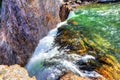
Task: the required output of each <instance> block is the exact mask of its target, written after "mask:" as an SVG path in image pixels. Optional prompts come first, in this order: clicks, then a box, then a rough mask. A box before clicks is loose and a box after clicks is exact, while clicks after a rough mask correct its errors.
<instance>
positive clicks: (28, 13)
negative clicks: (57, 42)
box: [0, 0, 61, 66]
mask: <svg viewBox="0 0 120 80" xmlns="http://www.w3.org/2000/svg"><path fill="white" fill-rule="evenodd" d="M60 6H61V2H60V0H3V2H2V11H1V12H2V14H1V25H2V26H1V27H2V28H1V29H0V35H1V36H0V41H1V42H0V64H8V65H11V64H20V65H22V66H24V65H25V64H26V62H27V60H28V58H29V57H30V56H31V54H32V52H33V51H34V49H35V47H36V46H37V43H38V41H39V39H41V38H42V37H44V36H45V35H46V34H47V33H48V31H49V30H50V29H52V28H54V27H55V26H56V24H57V23H59V22H60V18H59V10H60Z"/></svg>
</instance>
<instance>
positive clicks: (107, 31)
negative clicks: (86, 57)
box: [67, 3, 120, 61]
mask: <svg viewBox="0 0 120 80" xmlns="http://www.w3.org/2000/svg"><path fill="white" fill-rule="evenodd" d="M79 8H80V9H79V10H77V11H74V14H73V17H72V16H71V18H69V19H68V20H67V22H68V24H69V27H71V28H72V29H73V30H76V31H78V32H79V33H80V34H81V33H82V34H83V36H84V37H85V38H86V39H87V40H86V43H88V44H90V45H91V46H93V47H95V48H97V49H99V50H100V51H102V52H104V53H110V54H112V55H114V56H115V57H116V58H117V59H118V60H119V61H120V56H119V55H120V4H119V3H114V4H94V5H87V6H83V7H79ZM72 13H73V12H72Z"/></svg>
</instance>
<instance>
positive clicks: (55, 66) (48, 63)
mask: <svg viewBox="0 0 120 80" xmlns="http://www.w3.org/2000/svg"><path fill="white" fill-rule="evenodd" d="M65 23H66V21H65V22H62V23H60V24H58V27H60V26H61V25H62V24H65ZM58 27H57V28H55V29H53V30H51V31H50V32H49V34H48V35H47V36H46V37H44V38H43V39H41V40H40V41H39V44H38V46H37V48H36V50H35V52H34V54H33V56H32V58H31V59H30V61H29V63H28V65H27V67H26V68H27V70H28V72H29V74H30V76H34V75H35V76H36V78H37V80H46V79H47V80H56V79H58V78H59V76H60V75H61V74H62V73H63V72H65V71H72V72H74V73H75V74H77V75H80V76H87V77H97V76H100V75H99V74H98V73H96V72H95V71H91V72H88V71H86V72H85V71H80V70H79V69H78V67H77V66H76V65H75V64H74V63H75V62H74V61H77V60H78V59H79V60H81V61H84V62H87V61H88V60H89V59H95V58H94V57H93V56H91V55H85V56H80V55H76V54H69V55H68V54H64V51H66V50H62V51H59V50H58V48H59V46H54V45H53V44H54V39H55V37H56V35H57V29H58Z"/></svg>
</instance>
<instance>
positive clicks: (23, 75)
mask: <svg viewBox="0 0 120 80" xmlns="http://www.w3.org/2000/svg"><path fill="white" fill-rule="evenodd" d="M0 80H36V79H35V77H32V78H30V77H29V76H28V73H27V71H26V70H25V69H24V68H22V67H20V66H19V65H12V66H7V65H0Z"/></svg>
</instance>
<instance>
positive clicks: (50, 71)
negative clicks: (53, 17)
mask: <svg viewBox="0 0 120 80" xmlns="http://www.w3.org/2000/svg"><path fill="white" fill-rule="evenodd" d="M89 7H91V6H84V8H81V7H80V8H81V9H80V10H76V11H74V12H71V13H70V15H69V17H68V19H67V20H66V21H64V22H61V23H60V24H58V25H57V27H56V28H55V29H53V30H51V31H50V32H49V34H48V35H47V36H46V37H44V38H43V39H41V40H40V41H39V43H38V46H37V48H36V49H35V52H34V53H33V56H32V57H31V59H30V61H29V62H28V64H27V66H26V68H27V70H28V72H29V74H30V76H36V78H37V80H57V79H58V78H59V76H60V75H62V74H63V73H64V72H65V71H71V72H73V73H75V74H77V75H79V76H84V77H98V76H99V77H102V76H101V75H100V74H98V73H97V72H96V71H95V70H94V69H93V70H87V69H86V70H82V69H80V68H79V66H82V63H87V62H88V61H89V60H96V57H95V56H93V55H90V54H84V55H79V54H67V52H69V51H70V49H69V48H62V50H60V48H61V45H55V44H56V41H55V40H56V37H57V36H58V35H61V33H59V32H58V29H59V28H61V27H63V28H69V29H68V30H69V31H75V32H76V34H81V33H82V35H84V37H85V38H86V41H85V43H87V44H89V45H90V46H93V48H94V47H95V48H96V49H97V50H99V51H100V52H102V53H104V54H105V53H109V54H111V55H114V56H115V57H118V58H119V56H117V55H118V54H119V48H120V39H119V37H120V34H119V33H120V22H119V21H120V16H119V15H120V5H119V4H113V5H111V4H109V5H107V7H106V6H104V5H103V6H102V7H100V5H95V6H92V8H89ZM116 7H117V8H116ZM76 34H73V35H76ZM71 36H72V35H71ZM76 39H77V40H81V37H80V38H75V40H76ZM65 47H67V46H65ZM73 47H74V46H73ZM77 62H79V65H77V64H76V63H77Z"/></svg>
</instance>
